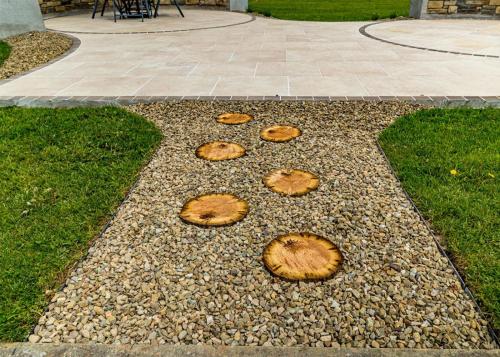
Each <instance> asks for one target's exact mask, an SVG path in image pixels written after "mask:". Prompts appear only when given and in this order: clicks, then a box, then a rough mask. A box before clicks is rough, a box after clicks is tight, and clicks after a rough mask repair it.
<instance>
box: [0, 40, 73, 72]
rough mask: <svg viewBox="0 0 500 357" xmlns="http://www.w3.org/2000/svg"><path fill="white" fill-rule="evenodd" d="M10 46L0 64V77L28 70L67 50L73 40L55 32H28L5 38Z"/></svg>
mask: <svg viewBox="0 0 500 357" xmlns="http://www.w3.org/2000/svg"><path fill="white" fill-rule="evenodd" d="M5 42H7V43H8V44H9V45H10V46H11V48H12V52H11V53H10V56H9V58H7V60H6V61H5V62H4V63H3V65H2V66H0V79H6V78H9V77H12V76H14V75H16V74H19V73H23V72H26V71H29V70H31V69H33V68H35V67H38V66H40V65H42V64H45V63H47V62H49V61H51V60H53V59H54V58H57V57H59V56H61V55H62V54H64V53H65V52H66V51H68V50H69V49H70V48H71V46H72V45H73V40H72V39H71V38H69V37H67V36H65V35H63V34H60V33H55V32H29V33H25V34H22V35H18V36H13V37H9V38H7V39H6V40H5Z"/></svg>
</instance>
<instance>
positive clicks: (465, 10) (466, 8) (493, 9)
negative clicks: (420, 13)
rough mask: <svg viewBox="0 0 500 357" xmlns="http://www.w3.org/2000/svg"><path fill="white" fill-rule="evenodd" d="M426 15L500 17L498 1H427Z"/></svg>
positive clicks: (499, 2)
mask: <svg viewBox="0 0 500 357" xmlns="http://www.w3.org/2000/svg"><path fill="white" fill-rule="evenodd" d="M427 13H428V14H441V15H457V14H464V15H484V16H498V17H500V0H429V1H428V2H427Z"/></svg>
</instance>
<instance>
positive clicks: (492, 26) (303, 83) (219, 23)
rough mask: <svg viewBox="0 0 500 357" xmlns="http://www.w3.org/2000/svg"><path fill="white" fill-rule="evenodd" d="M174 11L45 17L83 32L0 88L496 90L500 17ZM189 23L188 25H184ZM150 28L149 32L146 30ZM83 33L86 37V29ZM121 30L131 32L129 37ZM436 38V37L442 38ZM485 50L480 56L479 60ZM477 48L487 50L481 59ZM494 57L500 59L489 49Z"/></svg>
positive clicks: (44, 92) (127, 92)
mask: <svg viewBox="0 0 500 357" xmlns="http://www.w3.org/2000/svg"><path fill="white" fill-rule="evenodd" d="M185 13H186V18H184V19H182V18H180V17H179V15H178V13H177V12H176V10H175V9H169V10H168V11H165V12H164V13H163V14H162V15H163V16H161V17H160V18H159V19H155V20H147V21H145V22H144V23H142V22H140V20H128V21H119V22H118V23H117V24H115V23H113V22H112V20H111V17H110V16H109V14H108V15H107V16H105V17H104V18H97V19H95V20H94V21H92V20H91V19H90V16H89V15H88V14H84V15H75V16H65V17H59V18H52V19H48V20H47V21H46V26H47V27H48V28H50V29H53V30H60V31H66V32H68V33H70V34H72V35H74V36H76V37H78V38H79V39H80V40H81V47H80V48H79V49H78V50H77V51H76V52H74V53H72V54H71V55H69V56H68V57H66V58H64V59H63V60H61V61H59V62H56V63H54V64H51V65H50V66H48V67H45V68H43V69H41V70H38V71H35V72H33V73H31V74H28V75H26V76H24V77H22V78H19V79H16V80H13V81H11V82H9V83H6V84H3V85H1V86H0V96H9V95H12V96H187V95H188V96H208V95H211V96H215V95H217V96H253V95H255V96H257V95H258V96H274V95H280V96H289V95H291V96H311V95H313V96H373V95H376V96H392V95H398V96H418V95H428V96H495V95H498V94H499V93H500V80H495V78H500V58H498V56H499V55H500V22H498V21H485V20H433V21H430V20H422V21H417V20H412V21H397V22H389V23H382V24H376V25H373V26H370V27H368V28H367V29H366V32H367V33H368V34H371V35H373V36H375V37H377V38H381V39H383V40H387V41H392V42H397V43H400V44H403V45H410V46H417V47H425V48H430V49H439V50H444V51H455V52H464V53H467V54H469V55H459V54H453V53H440V52H434V51H428V50H425V49H415V48H408V47H402V46H398V45H394V44H389V43H385V42H381V41H378V40H375V39H372V38H369V37H366V36H364V35H362V34H361V33H360V31H359V29H360V28H361V27H362V26H364V25H366V24H367V23H362V22H346V23H317V22H293V21H282V20H275V19H268V18H261V17H258V18H256V19H254V21H252V18H251V17H250V16H249V15H247V14H238V13H229V12H222V11H208V10H186V11H185ZM190 29H192V30H190ZM144 31H148V33H144ZM85 32H87V33H85ZM126 32H128V33H126ZM441 35H442V36H441ZM475 55H481V56H475ZM484 55H487V56H492V57H483V56H484ZM495 56H496V57H495Z"/></svg>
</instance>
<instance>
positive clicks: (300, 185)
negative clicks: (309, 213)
mask: <svg viewBox="0 0 500 357" xmlns="http://www.w3.org/2000/svg"><path fill="white" fill-rule="evenodd" d="M262 181H263V182H264V185H266V186H267V187H269V188H270V189H271V190H272V191H274V192H277V193H282V194H284V195H289V196H301V195H305V194H306V193H308V192H311V191H313V190H315V189H317V188H318V186H319V179H318V177H317V176H316V175H314V174H312V173H310V172H307V171H302V170H296V169H292V170H288V169H279V170H276V171H272V172H270V173H269V174H268V175H267V176H265V177H264V178H263V179H262Z"/></svg>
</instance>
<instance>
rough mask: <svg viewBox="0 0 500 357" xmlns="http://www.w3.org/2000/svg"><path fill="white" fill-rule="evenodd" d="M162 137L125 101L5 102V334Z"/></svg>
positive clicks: (1, 267)
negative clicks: (94, 104)
mask: <svg viewBox="0 0 500 357" xmlns="http://www.w3.org/2000/svg"><path fill="white" fill-rule="evenodd" d="M161 137H162V136H161V133H160V132H159V130H158V129H157V128H156V127H155V126H154V125H153V124H151V123H150V122H148V121H146V120H145V119H143V118H142V117H140V116H137V115H135V114H131V113H129V112H126V111H124V110H121V109H118V108H100V109H21V108H3V109H2V108H0V158H1V159H0V286H1V289H0V341H20V340H23V339H24V338H26V337H27V335H28V334H29V332H30V329H31V328H32V326H33V324H34V323H35V322H36V320H37V319H38V317H39V316H40V314H41V313H42V311H43V309H44V307H45V306H46V304H47V298H46V296H45V291H46V290H48V289H54V288H57V287H58V286H59V285H60V284H61V282H62V281H63V280H64V277H65V272H66V270H67V268H68V267H69V266H70V265H71V263H73V262H75V261H76V260H77V259H78V258H80V257H81V256H82V254H84V252H85V251H86V248H87V246H88V244H89V241H90V240H91V239H92V238H94V237H96V235H97V234H98V233H99V231H100V230H101V229H102V227H103V224H104V223H105V222H106V221H107V220H108V219H109V218H110V216H111V214H112V212H113V211H114V210H115V209H116V207H117V205H118V204H119V203H120V201H121V200H122V199H123V197H124V196H125V194H126V192H127V190H128V189H129V188H130V186H131V184H132V183H133V182H134V181H135V180H136V177H137V173H138V172H139V170H140V168H141V167H142V165H144V164H145V162H146V160H147V159H148V157H150V156H151V155H152V153H153V151H154V148H155V147H156V146H157V144H158V143H159V141H160V140H161Z"/></svg>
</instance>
